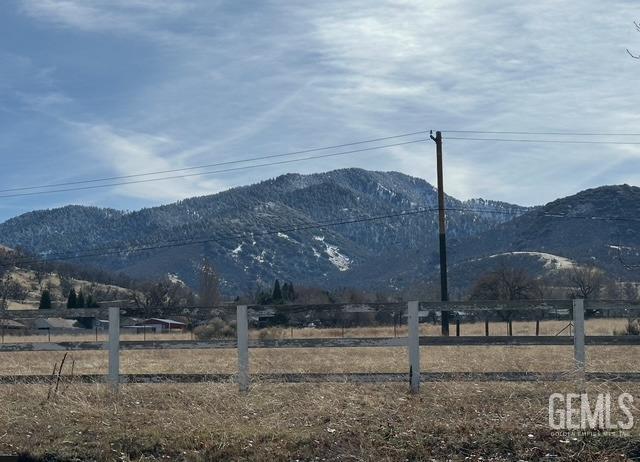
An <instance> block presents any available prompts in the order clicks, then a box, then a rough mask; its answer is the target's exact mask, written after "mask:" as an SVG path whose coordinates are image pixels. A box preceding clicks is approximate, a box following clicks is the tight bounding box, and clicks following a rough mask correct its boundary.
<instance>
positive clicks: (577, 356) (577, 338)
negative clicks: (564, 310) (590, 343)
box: [573, 298, 585, 379]
mask: <svg viewBox="0 0 640 462" xmlns="http://www.w3.org/2000/svg"><path fill="white" fill-rule="evenodd" d="M573 324H574V332H573V357H574V360H575V366H576V371H577V372H578V376H579V378H580V379H584V375H585V353H584V300H583V299H581V298H576V299H574V300H573Z"/></svg>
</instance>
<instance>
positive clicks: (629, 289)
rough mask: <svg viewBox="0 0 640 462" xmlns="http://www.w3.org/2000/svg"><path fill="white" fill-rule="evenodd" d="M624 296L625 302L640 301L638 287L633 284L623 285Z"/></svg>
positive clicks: (626, 283)
mask: <svg viewBox="0 0 640 462" xmlns="http://www.w3.org/2000/svg"><path fill="white" fill-rule="evenodd" d="M622 295H623V297H624V300H626V301H629V302H637V301H638V300H640V294H639V293H638V287H637V286H636V284H634V283H633V282H625V283H624V284H623V285H622Z"/></svg>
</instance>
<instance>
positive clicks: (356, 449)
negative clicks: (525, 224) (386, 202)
mask: <svg viewBox="0 0 640 462" xmlns="http://www.w3.org/2000/svg"><path fill="white" fill-rule="evenodd" d="M619 387H620V388H622V389H624V391H627V392H630V393H632V394H634V395H635V396H637V395H638V391H640V389H638V386H637V385H633V386H627V384H619V385H616V386H613V385H606V384H605V385H591V386H590V388H589V390H588V391H589V392H593V393H597V392H603V391H611V392H617V391H618V390H619ZM573 390H574V387H572V385H571V384H567V383H562V384H561V383H555V384H552V385H549V384H537V383H533V384H531V383H527V384H524V383H523V384H513V383H483V384H473V383H428V384H425V385H424V386H423V391H422V392H421V393H420V394H419V395H416V396H413V395H410V394H408V393H407V387H406V385H405V384H368V385H356V384H321V385H318V384H286V385H285V384H256V385H254V386H253V388H252V389H251V391H250V393H249V394H247V395H240V394H239V393H238V392H237V389H236V387H235V386H234V385H232V384H198V385H169V384H155V385H128V386H125V387H123V388H122V390H121V392H120V393H119V394H118V395H117V396H112V395H110V394H108V393H107V392H106V390H105V388H104V387H103V386H101V385H93V386H92V385H71V386H70V387H69V388H67V389H63V392H61V393H59V394H58V395H57V396H56V397H54V398H50V399H47V387H45V386H36V385H19V386H14V385H11V386H10V385H5V386H2V387H0V399H2V402H3V406H2V408H0V452H5V453H8V452H14V453H15V452H23V451H29V453H30V454H32V455H34V456H36V457H39V458H41V460H49V461H53V460H123V461H157V460H181V461H218V460H220V461H226V460H257V461H289V460H331V461H334V460H335V461H338V460H340V461H344V460H356V461H404V460H437V461H443V460H475V461H479V460H499V461H515V460H529V461H539V460H579V461H605V460H608V461H614V460H631V458H634V457H636V456H638V455H639V454H640V435H638V433H637V431H634V430H632V431H631V433H630V434H629V435H627V436H606V435H603V436H595V437H586V438H581V437H570V436H569V437H567V436H565V435H563V434H558V433H557V432H555V431H553V430H551V429H550V428H549V427H548V423H547V419H548V417H547V403H548V395H549V393H551V392H569V391H573Z"/></svg>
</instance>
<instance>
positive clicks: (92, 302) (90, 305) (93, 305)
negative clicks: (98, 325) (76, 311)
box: [86, 294, 100, 308]
mask: <svg viewBox="0 0 640 462" xmlns="http://www.w3.org/2000/svg"><path fill="white" fill-rule="evenodd" d="M86 306H87V308H98V307H99V306H100V305H98V302H97V301H96V300H95V299H94V298H93V295H91V294H89V295H87V302H86Z"/></svg>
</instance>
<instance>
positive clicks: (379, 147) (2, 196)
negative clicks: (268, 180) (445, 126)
mask: <svg viewBox="0 0 640 462" xmlns="http://www.w3.org/2000/svg"><path fill="white" fill-rule="evenodd" d="M425 141H427V139H425V138H422V139H417V140H411V141H403V142H399V143H390V144H385V145H380V146H369V147H366V148H360V149H352V150H349V151H340V152H333V153H329V154H321V155H317V156H307V157H301V158H297V159H287V160H280V161H276V162H269V163H262V164H252V165H244V166H241V167H232V168H227V169H220V170H211V171H206V172H197V173H187V174H183V175H171V176H165V177H160V178H147V179H144V180H133V181H122V182H118V183H107V184H98V185H91V186H79V187H72V188H62V189H50V190H45V191H33V192H23V193H14V194H2V195H0V198H11V197H24V196H37V195H43V194H51V193H60V192H69V191H84V190H90V189H98V188H108V187H112V186H124V185H130V184H141V183H151V182H155V181H166V180H173V179H178V178H190V177H196V176H205V175H214V174H217V173H227V172H236V171H241V170H249V169H255V168H260V167H271V166H274V165H284V164H291V163H295V162H304V161H308V160H316V159H326V158H330V157H338V156H346V155H349V154H356V153H360V152H368V151H374V150H377V149H385V148H392V147H397V146H406V145H409V144H414V143H422V142H425Z"/></svg>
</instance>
